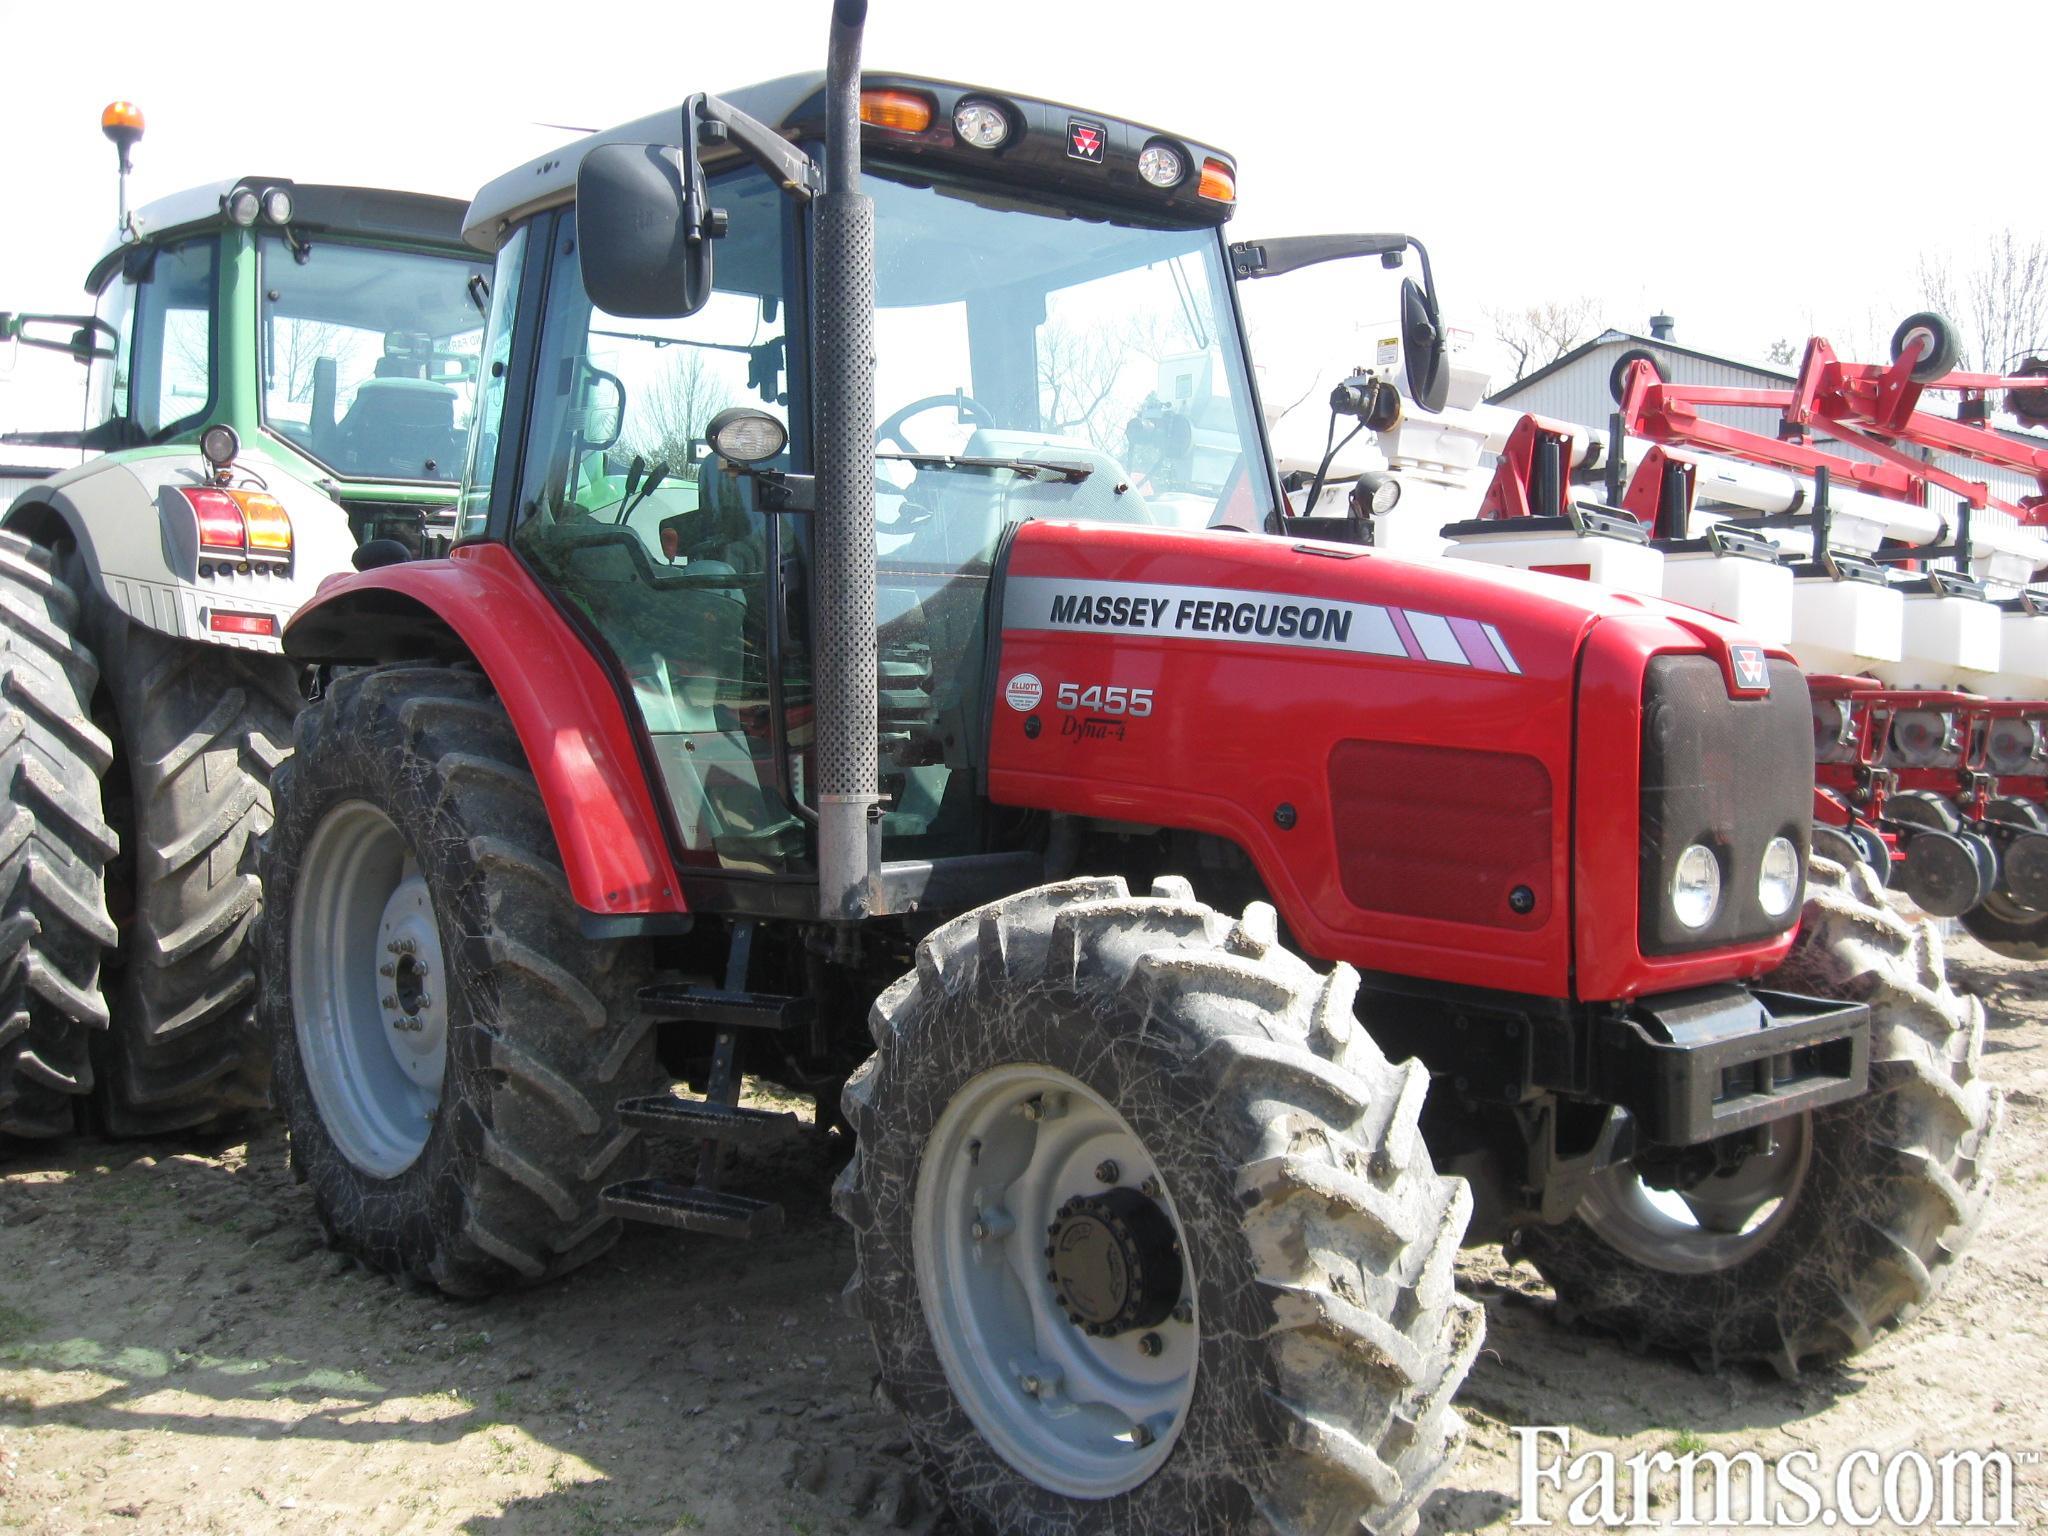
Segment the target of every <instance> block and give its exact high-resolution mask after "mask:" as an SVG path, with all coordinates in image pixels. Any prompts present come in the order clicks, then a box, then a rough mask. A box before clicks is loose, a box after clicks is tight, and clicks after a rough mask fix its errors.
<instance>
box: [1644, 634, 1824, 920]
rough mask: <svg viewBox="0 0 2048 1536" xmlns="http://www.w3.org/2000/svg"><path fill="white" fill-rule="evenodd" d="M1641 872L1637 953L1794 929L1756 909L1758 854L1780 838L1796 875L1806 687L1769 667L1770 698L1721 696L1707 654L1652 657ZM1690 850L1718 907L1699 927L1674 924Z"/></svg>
mask: <svg viewBox="0 0 2048 1536" xmlns="http://www.w3.org/2000/svg"><path fill="white" fill-rule="evenodd" d="M1642 771H1643V781H1642V864H1641V876H1640V878H1641V881H1642V885H1641V891H1640V899H1639V901H1638V904H1637V905H1638V908H1639V916H1638V938H1639V941H1640V943H1641V946H1642V952H1643V953H1644V954H1646V955H1671V954H1682V953H1686V952H1689V951H1693V950H1701V949H1712V948H1715V947H1716V946H1719V945H1724V944H1741V943H1749V942H1753V941H1756V940H1759V939H1768V938H1771V937H1773V936H1775V935H1777V934H1780V933H1783V932H1784V931H1785V930H1786V929H1788V928H1790V927H1792V926H1793V924H1795V923H1797V922H1798V921H1799V904H1798V903H1797V902H1796V901H1795V902H1794V903H1793V905H1792V909H1791V910H1790V911H1789V912H1786V913H1784V914H1782V915H1781V916H1777V917H1773V916H1771V915H1770V914H1769V913H1767V912H1765V911H1764V909H1763V907H1762V905H1761V904H1760V903H1759V901H1758V900H1757V881H1758V877H1759V876H1760V875H1761V874H1762V872H1763V856H1764V847H1765V845H1766V844H1767V843H1769V842H1770V840H1771V839H1772V838H1774V837H1787V838H1790V839H1791V840H1792V842H1793V844H1794V846H1796V847H1797V848H1798V849H1799V867H1800V871H1801V874H1802V875H1803V874H1804V872H1805V869H1806V857H1807V847H1808V844H1809V842H1810V840H1811V837H1812V817H1813V721H1812V706H1811V704H1810V703H1809V701H1808V698H1807V692H1806V679H1805V677H1804V676H1803V675H1801V673H1800V671H1799V669H1798V667H1796V666H1794V665H1793V664H1792V663H1791V662H1789V661H1773V662H1772V663H1771V691H1770V692H1769V693H1767V694H1765V695H1764V696H1763V697H1762V698H1747V699H1731V698H1730V697H1728V688H1727V685H1726V683H1725V682H1724V681H1723V677H1722V672H1721V664H1720V663H1719V662H1718V661H1716V660H1715V659H1714V658H1713V657H1711V656H1657V657H1653V658H1652V659H1651V661H1650V665H1649V667H1648V669H1647V670H1646V672H1645V674H1644V677H1643V756H1642ZM1694 843H1703V844H1705V845H1706V846H1707V847H1708V848H1710V849H1712V850H1713V853H1714V857H1715V859H1716V860H1717V861H1719V863H1720V866H1721V899H1720V904H1719V905H1718V906H1717V907H1716V908H1715V911H1714V915H1713V917H1712V918H1710V919H1709V920H1708V922H1707V923H1706V925H1705V926H1704V927H1701V928H1688V927H1686V926H1685V925H1684V924H1683V923H1681V922H1680V921H1679V920H1678V914H1677V913H1676V912H1675V911H1674V910H1673V908H1672V904H1671V878H1672V875H1673V873H1674V871H1675V870H1676V868H1677V864H1678V856H1679V855H1680V854H1681V853H1683V852H1684V851H1685V850H1686V848H1688V847H1689V846H1690V845H1692V844H1694Z"/></svg>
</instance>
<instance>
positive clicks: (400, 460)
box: [0, 108, 487, 549]
mask: <svg viewBox="0 0 2048 1536" xmlns="http://www.w3.org/2000/svg"><path fill="white" fill-rule="evenodd" d="M109 110H110V111H112V110H113V109H111V108H110V109H109ZM461 210H462V205H461V204H460V203H459V202H456V201H453V200H451V199H447V198H439V197H430V196H426V195H423V194H417V193H410V192H394V191H382V190H371V189H365V188H358V187H340V186H320V185H306V184H298V183H294V182H291V181H288V180H284V179H282V178H278V177H270V176H245V177H242V178H240V179H238V180H233V181H223V182H217V183H211V184H209V185H206V186H201V187H194V188H191V189H189V190H187V191H184V192H180V193H176V194H173V195H172V196H169V197H166V198H163V199H161V200H159V201H157V202H153V203H150V204H148V205H147V206H145V207H143V208H141V209H138V210H137V211H136V212H134V213H133V214H132V215H128V214H124V216H123V222H122V226H121V228H120V230H119V232H118V233H117V235H116V236H115V237H114V238H113V239H112V240H111V241H110V242H109V244H108V246H107V248H106V250H105V251H104V252H103V253H102V255H101V256H100V258H99V260H98V261H96V262H95V263H94V264H93V267H92V269H91V272H90V273H89V275H88V276H87V278H86V284H85V286H86V291H87V292H89V293H90V294H92V296H93V299H94V312H93V313H92V314H91V315H83V316H74V315H10V316H6V317H4V318H0V333H4V334H8V335H12V336H14V337H16V338H17V339H19V340H20V341H21V342H23V343H24V344H27V345H31V346H41V347H44V348H46V349H48V350H53V351H64V352H69V353H70V354H71V355H72V356H73V357H75V358H76V359H77V360H78V361H79V362H80V363H81V364H83V365H84V366H85V367H86V368H87V369H88V370H89V376H88V383H87V389H86V405H85V412H84V419H83V421H82V422H81V423H80V425H79V427H78V428H76V429H69V430H62V431H33V432H21V433H12V434H9V435H8V436H7V437H6V439H5V441H7V442H10V443H20V444H25V445H35V446H41V447H60V448H80V449H85V450H89V451H92V452H97V453H111V452H118V453H122V454H123V455H128V454H133V453H138V452H139V453H142V454H144V455H148V454H149V453H150V452H151V451H153V450H163V449H171V448H174V447H177V446H179V445H183V448H184V451H185V452H186V453H188V454H189V453H190V451H191V447H190V445H192V444H194V443H196V442H197V441H198V439H199V437H200V434H201V433H202V432H203V431H204V430H205V429H206V428H208V427H211V426H218V425H226V426H229V427H232V428H233V429H234V431H235V432H236V434H237V436H238V438H239V440H240V441H241V442H242V443H243V444H246V445H248V446H249V447H251V448H253V449H255V450H256V452H257V453H258V454H259V455H260V458H259V459H257V460H255V461H254V462H257V463H260V464H261V465H262V466H263V469H264V471H266V472H274V471H282V472H283V473H284V474H285V475H287V476H289V477H291V478H292V479H294V480H296V481H299V482H303V483H304V484H305V485H307V486H308V487H311V488H317V489H318V490H319V491H324V492H325V493H326V495H327V496H329V497H331V498H332V499H333V500H335V501H339V502H340V503H341V504H342V506H343V507H344V508H346V510H347V512H348V516H349V522H350V525H351V529H352V530H353V531H354V532H355V534H356V535H357V537H358V538H368V537H375V536H378V535H380V534H392V535H396V536H398V537H400V538H401V539H404V540H405V541H406V542H407V543H408V544H409V546H411V547H412V548H414V549H421V548H424V547H426V546H428V545H430V544H431V545H433V546H434V547H445V546H446V544H447V542H448V540H449V538H450V536H451V535H452V533H453V529H454V521H455V505H454V504H455V495H456V484H457V482H458V481H459V480H460V479H461V476H462V468H463V454H464V451H465V448H466V445H467V442H468V434H469V420H470V415H471V411H472V408H473V405H474V400H475V395H476V386H477V355H478V347H479V344H480V342H481V339H482V334H483V324H484V315H483V311H484V307H485V305H486V303H487V301H486V299H485V298H484V292H485V290H484V277H483V270H484V269H483V268H482V266H481V265H480V264H479V263H478V262H477V260H476V258H475V256H474V254H473V253H471V252H468V251H467V250H465V249H464V247H463V246H462V244H461V233H460V224H461Z"/></svg>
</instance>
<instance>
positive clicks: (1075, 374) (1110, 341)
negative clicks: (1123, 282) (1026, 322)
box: [1038, 310, 1208, 457]
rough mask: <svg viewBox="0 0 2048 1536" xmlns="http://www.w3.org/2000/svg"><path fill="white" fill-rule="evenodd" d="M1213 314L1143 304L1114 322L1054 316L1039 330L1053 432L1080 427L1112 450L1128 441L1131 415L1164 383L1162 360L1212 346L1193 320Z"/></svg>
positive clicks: (1044, 418)
mask: <svg viewBox="0 0 2048 1536" xmlns="http://www.w3.org/2000/svg"><path fill="white" fill-rule="evenodd" d="M1197 321H1198V322H1199V323H1201V324H1202V325H1203V326H1204V328H1205V330H1206V329H1207V323H1208V322H1207V318H1206V316H1198V317H1197V320H1196V321H1191V320H1190V318H1189V317H1188V316H1186V315H1172V314H1168V313H1166V312H1164V311H1162V310H1142V311H1138V312H1135V313H1131V314H1127V315H1125V316H1123V317H1122V318H1121V319H1120V320H1119V321H1117V322H1116V323H1114V324H1109V325H1103V324H1084V325H1076V324H1073V323H1070V322H1068V321H1067V320H1065V319H1063V318H1061V317H1058V316H1054V317H1052V318H1050V319H1048V320H1047V321H1046V323H1045V324H1044V325H1043V326H1041V327H1040V328H1039V332H1038V414H1039V423H1040V426H1041V427H1042V429H1043V430H1045V431H1047V432H1056V433H1069V434H1077V435H1079V436H1081V437H1084V438H1086V439H1087V440H1088V441H1089V442H1090V443H1092V444H1094V445H1095V447H1096V448H1097V449H1099V450H1100V451H1101V452H1103V453H1107V454H1109V455H1110V456H1112V457H1118V456H1120V455H1121V454H1122V453H1123V451H1124V448H1125V435H1126V433H1127V431H1128V429H1129V427H1130V424H1131V418H1132V417H1134V416H1135V415H1137V413H1138V411H1139V409H1140V408H1141V407H1142V406H1143V404H1144V401H1145V397H1146V396H1147V395H1149V394H1151V393H1152V392H1153V390H1154V389H1155V388H1156V387H1157V385H1158V382H1159V364H1160V363H1162V362H1164V361H1165V360H1166V359H1168V358H1170V357H1175V356H1178V355H1182V354H1186V353H1191V352H1198V351H1203V350H1206V348H1205V347H1203V346H1202V345H1201V344H1200V343H1201V341H1203V340H1205V339H1206V337H1202V338H1198V337H1197V335H1196V333H1195V330H1194V324H1195V323H1197Z"/></svg>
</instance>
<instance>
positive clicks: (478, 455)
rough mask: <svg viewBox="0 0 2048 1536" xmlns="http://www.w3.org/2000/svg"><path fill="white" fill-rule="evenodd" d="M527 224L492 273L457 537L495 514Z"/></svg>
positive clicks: (502, 251) (472, 533) (479, 529)
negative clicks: (494, 495)
mask: <svg viewBox="0 0 2048 1536" xmlns="http://www.w3.org/2000/svg"><path fill="white" fill-rule="evenodd" d="M529 228H530V226H528V225H525V224H522V225H520V226H519V228H518V229H516V230H514V231H513V232H512V238H511V239H510V240H507V241H506V242H505V244H504V245H503V246H502V247H501V248H500V249H499V251H498V266H497V270H496V271H495V272H494V273H493V274H492V277H491V318H490V322H489V323H488V324H487V325H486V326H485V327H484V346H483V359H482V366H481V373H482V377H481V379H480V380H479V381H478V384H477V403H476V413H475V415H474V416H473V417H472V418H471V420H470V424H469V458H468V465H467V467H466V468H465V469H464V471H463V474H462V503H461V513H460V517H459V520H458V522H457V524H456V528H455V536H456V537H457V538H458V539H471V538H475V537H476V536H477V535H478V534H480V533H482V532H483V531H484V522H485V520H486V519H487V518H488V517H489V515H490V506H491V482H492V480H493V479H494V478H495V476H496V473H497V468H498V432H499V427H500V424H501V423H502V421H503V419H504V415H505V370H506V368H507V367H508V366H509V365H510V362H511V358H512V319H513V316H514V315H516V314H517V313H518V311H519V283H520V279H521V277H522V275H523V274H524V273H525V271H526V233H527V230H528V229H529Z"/></svg>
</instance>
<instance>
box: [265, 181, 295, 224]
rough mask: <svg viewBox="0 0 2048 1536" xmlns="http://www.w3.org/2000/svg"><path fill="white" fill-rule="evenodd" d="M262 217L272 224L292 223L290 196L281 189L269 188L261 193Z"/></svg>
mask: <svg viewBox="0 0 2048 1536" xmlns="http://www.w3.org/2000/svg"><path fill="white" fill-rule="evenodd" d="M263 217H264V218H266V219H268V220H270V222H271V223H273V224H289V223H291V221H292V195H291V193H289V192H287V191H285V189H284V188H283V187H269V188H266V189H265V190H264V193H263Z"/></svg>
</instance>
